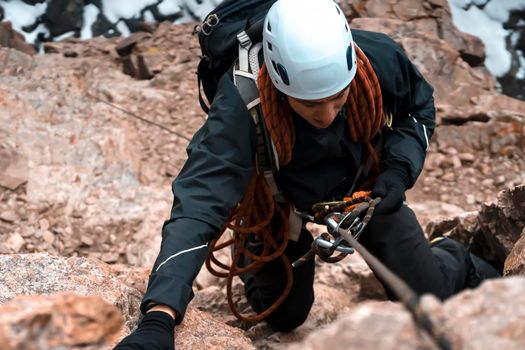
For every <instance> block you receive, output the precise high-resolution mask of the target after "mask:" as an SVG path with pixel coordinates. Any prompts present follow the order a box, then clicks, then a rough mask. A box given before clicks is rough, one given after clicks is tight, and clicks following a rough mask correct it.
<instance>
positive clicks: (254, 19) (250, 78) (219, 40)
mask: <svg viewBox="0 0 525 350" xmlns="http://www.w3.org/2000/svg"><path fill="white" fill-rule="evenodd" d="M276 1H277V0H225V1H223V2H222V3H221V4H220V5H219V6H217V7H216V8H215V9H214V10H213V11H211V12H210V13H209V14H208V16H206V18H205V19H204V21H203V22H202V23H201V24H199V25H197V26H195V28H194V29H193V34H194V35H195V34H197V35H198V37H199V44H200V47H201V52H202V55H201V56H200V59H201V60H200V62H199V65H198V68H197V82H198V88H199V103H200V105H201V108H202V109H203V111H204V112H206V113H208V112H209V111H210V107H209V105H211V103H212V101H213V98H214V97H215V93H216V92H217V85H218V83H219V79H220V78H221V77H222V76H223V75H224V74H225V73H226V72H227V71H228V70H229V69H231V68H232V66H233V65H234V63H235V62H237V64H236V66H235V67H234V71H233V78H234V83H235V86H236V87H237V89H238V90H239V93H240V95H241V97H242V99H243V101H244V103H245V104H246V107H247V109H248V111H249V112H250V115H251V116H252V118H253V120H254V122H255V125H256V131H257V134H258V137H257V140H258V142H257V148H256V164H257V170H258V171H259V172H262V173H265V174H267V175H268V177H271V179H269V181H272V182H274V180H273V175H271V174H272V173H273V172H275V171H278V170H279V162H278V157H277V154H276V151H275V146H274V145H273V142H272V139H271V137H270V135H269V133H268V130H267V129H266V125H265V123H264V120H263V117H262V109H261V107H260V103H259V94H258V89H257V85H256V80H257V74H258V71H259V66H258V65H259V63H258V59H255V60H254V59H253V56H257V57H258V52H259V50H260V49H261V46H262V43H261V42H262V29H263V25H264V19H265V17H266V14H267V13H268V10H269V9H270V7H271V6H272V5H273V4H274V3H275V2H276ZM250 57H251V58H252V59H250ZM254 61H255V63H254ZM201 85H202V90H203V91H204V94H205V95H206V99H207V100H208V104H207V103H206V102H205V101H204V98H203V96H202V91H201ZM275 188H276V187H275ZM275 191H277V190H275Z"/></svg>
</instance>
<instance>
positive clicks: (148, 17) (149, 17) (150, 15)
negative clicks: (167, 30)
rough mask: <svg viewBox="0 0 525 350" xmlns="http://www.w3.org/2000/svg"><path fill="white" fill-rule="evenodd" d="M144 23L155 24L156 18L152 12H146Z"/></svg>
mask: <svg viewBox="0 0 525 350" xmlns="http://www.w3.org/2000/svg"><path fill="white" fill-rule="evenodd" d="M144 21H146V22H155V16H153V13H151V11H150V10H147V11H144Z"/></svg>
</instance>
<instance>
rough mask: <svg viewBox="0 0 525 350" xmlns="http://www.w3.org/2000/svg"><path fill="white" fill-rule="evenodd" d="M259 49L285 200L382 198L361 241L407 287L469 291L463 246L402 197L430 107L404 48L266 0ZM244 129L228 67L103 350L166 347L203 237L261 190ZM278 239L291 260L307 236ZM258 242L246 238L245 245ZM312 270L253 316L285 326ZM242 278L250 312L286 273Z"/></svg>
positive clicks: (420, 150)
mask: <svg viewBox="0 0 525 350" xmlns="http://www.w3.org/2000/svg"><path fill="white" fill-rule="evenodd" d="M263 55H264V65H263V66H262V68H261V70H260V72H259V76H258V79H257V80H258V89H259V96H260V99H261V107H262V111H263V117H264V122H265V124H266V126H267V128H268V130H269V134H270V135H271V137H272V141H273V143H274V145H275V149H276V153H277V156H278V160H279V164H280V169H279V171H277V172H275V174H274V176H275V181H276V183H277V186H278V188H279V190H280V191H281V192H282V194H283V196H284V197H285V198H286V199H287V200H288V201H289V203H291V204H293V206H294V207H295V208H297V209H298V210H299V211H308V210H309V209H310V208H311V207H312V205H313V204H315V203H318V202H322V201H326V200H333V199H337V198H342V197H344V196H345V195H346V194H347V193H348V192H349V191H351V190H352V188H355V189H358V188H360V189H362V188H366V187H368V188H369V189H371V190H372V196H373V197H381V198H382V201H381V202H380V203H379V205H378V206H377V209H376V212H375V213H374V217H373V218H372V220H371V221H370V223H369V224H368V227H367V229H366V230H365V232H363V234H362V235H361V237H360V242H361V243H362V244H363V245H364V246H365V247H366V248H367V249H368V250H369V251H370V252H371V253H373V254H374V255H375V256H376V257H378V258H379V259H380V260H381V261H382V262H383V263H384V264H385V265H386V266H387V267H388V268H389V269H391V270H392V271H393V272H394V273H395V274H397V275H398V276H399V277H400V278H402V279H403V280H404V281H405V282H406V283H407V284H408V285H409V286H410V287H411V288H413V289H414V290H415V291H416V292H417V293H418V294H423V293H432V294H434V295H436V296H438V297H439V298H441V299H445V298H447V297H449V296H451V295H453V294H455V293H457V292H459V291H461V290H463V289H465V288H467V287H475V286H477V285H478V284H479V283H480V282H481V280H482V279H483V276H480V271H478V270H477V269H476V268H475V266H474V264H473V263H472V260H471V257H470V254H469V252H468V251H467V250H466V249H465V248H464V247H463V246H462V245H461V244H459V243H458V242H456V241H453V240H451V239H449V238H444V239H441V240H439V241H438V242H437V243H435V244H434V245H430V244H429V243H428V242H427V240H426V238H425V236H424V234H423V231H422V229H421V227H420V225H419V223H418V221H417V219H416V216H415V214H414V213H413V211H412V210H411V209H410V208H409V207H408V206H407V205H406V203H405V191H406V190H407V189H408V188H410V187H412V186H413V185H414V183H415V181H416V179H417V178H418V176H419V174H420V172H421V170H422V168H423V163H424V159H425V154H426V150H427V147H428V145H429V140H430V139H431V136H432V133H433V131H434V127H435V121H434V118H435V107H434V99H433V88H432V87H431V86H430V85H429V83H428V82H427V81H426V80H425V79H424V78H423V76H422V75H421V74H420V72H419V71H418V70H417V69H416V67H415V66H414V65H413V64H412V63H411V62H410V60H409V59H408V58H407V56H406V55H405V53H404V52H403V50H402V49H401V48H400V47H399V46H398V45H397V44H396V43H395V42H394V41H393V40H391V39H390V38H389V37H388V36H386V35H384V34H379V33H374V32H368V31H361V30H352V31H351V30H350V28H349V25H348V22H347V20H346V18H345V16H344V14H343V12H342V10H341V9H340V8H339V6H338V5H337V4H336V3H335V2H334V1H333V0H278V1H277V2H276V3H275V4H274V5H273V6H272V7H271V8H270V10H269V12H268V14H267V16H266V19H265V23H264V28H263ZM256 138H257V131H256V128H255V125H254V120H253V118H252V116H251V115H250V114H249V113H248V110H247V107H246V104H245V102H244V101H243V100H242V99H241V97H240V94H239V91H238V89H237V87H236V86H235V85H234V82H233V78H232V72H229V74H226V75H224V76H223V77H222V79H221V80H220V82H219V85H218V90H217V93H216V95H215V98H214V100H213V103H212V105H211V110H210V112H209V114H208V119H207V121H206V122H205V123H204V125H203V126H202V127H201V128H200V129H199V130H198V131H197V133H196V134H195V135H194V137H193V139H192V141H191V143H190V144H189V146H188V148H187V152H188V159H187V161H186V163H185V165H184V167H183V168H182V170H181V171H180V173H179V175H178V176H177V178H176V179H175V180H174V181H173V185H172V190H173V195H174V200H173V207H172V210H171V217H170V219H169V220H167V221H166V222H165V223H164V225H163V228H162V245H161V249H160V253H159V255H158V258H157V260H156V262H155V264H154V266H153V270H152V273H151V275H150V279H149V284H148V288H147V291H146V294H145V295H144V298H143V301H142V303H141V311H142V313H143V314H144V315H145V316H144V317H143V319H142V320H141V322H140V325H139V326H138V328H137V329H136V330H135V331H134V332H133V333H131V334H130V335H129V336H127V337H126V338H124V340H122V341H121V342H120V343H119V344H118V345H117V347H116V349H118V350H125V349H148V350H151V349H159V350H160V349H174V327H175V325H178V324H180V323H181V322H182V320H183V318H184V314H185V311H186V307H187V305H188V303H189V302H190V300H191V299H192V297H193V292H192V283H193V280H194V279H195V277H196V276H197V274H198V272H199V270H200V268H201V266H202V264H203V262H204V261H205V259H206V256H207V254H208V245H209V243H210V241H211V240H212V239H213V238H215V237H217V235H218V234H219V232H220V231H221V230H222V229H223V228H224V225H225V223H226V222H227V221H228V219H229V218H230V214H231V213H232V210H233V211H234V212H235V210H239V208H244V209H243V210H247V211H249V210H250V209H251V208H256V209H257V208H259V206H258V205H260V204H259V201H261V198H260V197H259V196H258V195H257V194H258V193H263V192H264V191H262V192H261V191H259V190H258V188H263V189H264V186H267V185H266V184H265V183H264V181H262V180H261V176H260V174H259V173H257V171H256V165H255V153H256V150H255V148H256V143H257V141H256ZM369 160H372V163H373V164H374V165H373V166H372V167H371V169H370V171H369V172H368V173H369V174H368V176H363V173H362V172H361V171H360V170H359V169H362V165H363V164H364V163H367V162H368V161H369ZM262 179H264V177H262ZM260 186H262V187H260ZM252 200H253V205H252V204H250V203H252V202H251V201H252ZM285 220H287V215H285V216H282V215H281V216H279V215H274V216H273V219H272V221H271V225H270V226H271V228H272V229H274V230H278V229H279V228H280V227H282V225H283V224H284V221H285ZM289 235H290V240H289V242H288V244H287V246H286V248H285V250H284V254H285V255H286V257H287V258H288V259H289V260H290V261H295V260H296V259H298V258H299V257H300V256H302V255H303V254H304V253H305V252H306V251H308V250H309V249H310V246H311V242H312V240H313V239H312V236H311V234H310V233H309V232H308V231H307V230H306V229H305V228H304V227H302V228H301V227H299V231H298V232H297V235H294V233H293V232H290V233H289ZM295 236H297V237H295ZM292 237H295V238H292ZM259 243H260V241H258V239H257V235H255V234H252V235H248V241H247V243H246V246H247V247H248V249H252V250H253V251H256V250H257V249H258V246H260V245H259ZM248 263H249V261H247V262H245V265H246V264H248ZM314 267H315V264H314V261H313V260H311V261H309V262H307V263H305V264H303V265H302V266H301V267H299V268H296V269H294V270H293V285H292V287H291V290H290V292H289V294H288V295H287V297H286V299H285V300H284V302H283V303H282V304H281V305H279V307H278V308H277V309H276V310H275V311H274V312H273V313H271V314H270V315H269V316H268V317H267V318H266V319H265V321H266V322H267V323H268V324H269V325H270V326H272V327H273V328H274V329H275V330H277V331H291V330H293V329H295V328H296V327H298V326H300V325H301V324H302V323H303V322H304V321H305V320H306V317H307V316H308V314H309V312H310V308H311V306H312V303H313V301H314V289H313V281H314ZM243 281H244V283H245V294H246V297H247V299H248V301H249V303H250V305H251V306H252V308H253V309H254V311H256V312H262V311H264V310H265V309H267V308H268V307H269V306H270V305H272V304H273V303H274V301H275V300H276V299H277V298H278V297H279V296H280V295H281V294H282V291H283V289H284V288H285V285H286V282H287V276H286V273H285V272H284V269H283V264H282V262H281V260H279V259H276V260H274V261H272V262H269V263H267V264H265V265H264V266H262V267H261V268H260V269H258V270H257V271H252V272H249V273H248V272H247V273H246V274H245V275H244V276H243ZM386 289H387V294H388V295H389V297H392V295H391V293H389V291H388V288H386Z"/></svg>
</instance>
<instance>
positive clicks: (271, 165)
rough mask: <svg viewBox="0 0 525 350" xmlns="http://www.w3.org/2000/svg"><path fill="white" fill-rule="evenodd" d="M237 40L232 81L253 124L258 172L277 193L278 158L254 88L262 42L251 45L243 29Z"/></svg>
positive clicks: (257, 93) (273, 192) (273, 191)
mask: <svg viewBox="0 0 525 350" xmlns="http://www.w3.org/2000/svg"><path fill="white" fill-rule="evenodd" d="M237 39H238V41H239V59H238V61H237V63H236V64H235V66H234V70H233V83H234V84H235V86H236V87H237V90H238V91H239V94H240V95H241V98H242V99H243V101H244V103H245V104H246V108H247V109H248V112H249V113H250V115H251V116H252V118H253V121H254V123H255V131H256V133H257V145H256V154H255V157H256V166H257V172H258V173H262V174H263V175H264V177H265V178H266V180H267V182H268V184H269V185H270V187H271V189H272V194H273V195H274V196H276V195H278V194H279V193H280V191H279V189H278V188H277V184H276V182H275V179H274V176H273V173H274V172H276V171H279V157H278V155H277V150H276V148H275V144H274V143H273V140H272V138H271V135H270V133H269V132H268V129H267V128H266V124H265V123H264V119H263V112H262V107H261V100H260V98H259V89H258V88H257V77H258V75H259V68H260V66H259V51H260V50H261V48H262V43H257V44H255V45H253V44H252V42H251V40H250V37H249V36H248V34H246V32H244V31H243V32H241V33H239V34H238V35H237Z"/></svg>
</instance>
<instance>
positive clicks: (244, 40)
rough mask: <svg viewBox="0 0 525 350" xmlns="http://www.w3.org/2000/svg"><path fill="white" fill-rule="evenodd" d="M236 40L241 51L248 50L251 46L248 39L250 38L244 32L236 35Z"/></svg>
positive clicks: (250, 41)
mask: <svg viewBox="0 0 525 350" xmlns="http://www.w3.org/2000/svg"><path fill="white" fill-rule="evenodd" d="M237 40H238V41H239V45H241V47H242V48H243V49H246V50H248V49H249V48H250V47H251V46H252V39H250V36H249V35H248V33H246V31H244V30H243V31H242V32H240V33H239V34H237Z"/></svg>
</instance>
